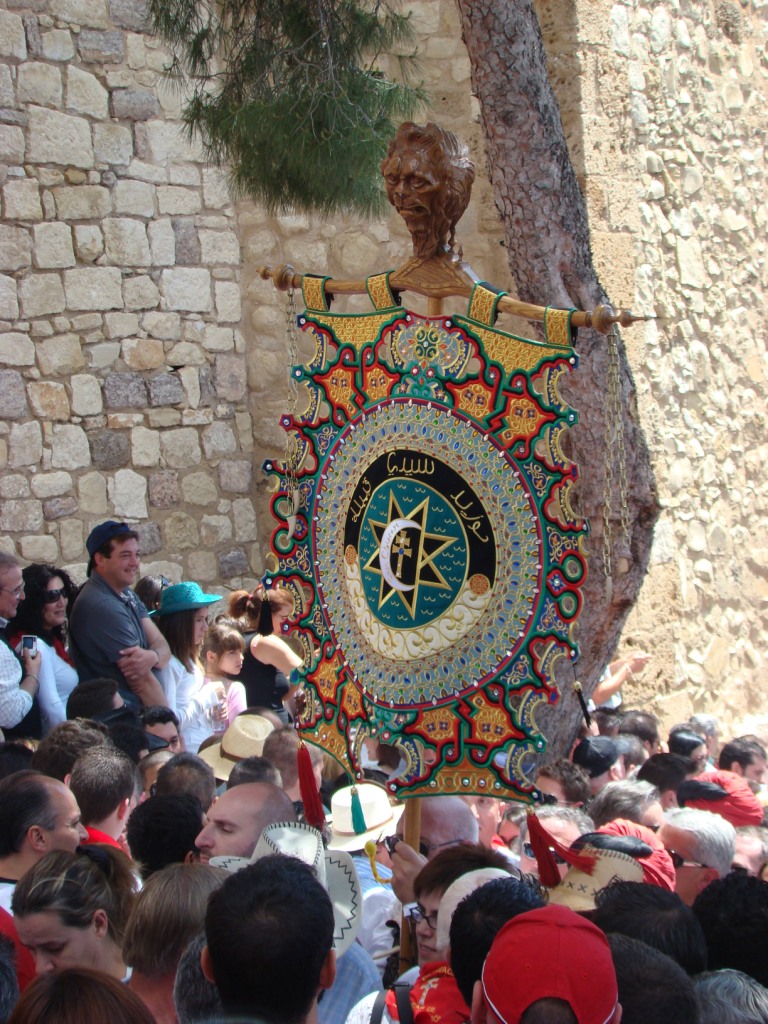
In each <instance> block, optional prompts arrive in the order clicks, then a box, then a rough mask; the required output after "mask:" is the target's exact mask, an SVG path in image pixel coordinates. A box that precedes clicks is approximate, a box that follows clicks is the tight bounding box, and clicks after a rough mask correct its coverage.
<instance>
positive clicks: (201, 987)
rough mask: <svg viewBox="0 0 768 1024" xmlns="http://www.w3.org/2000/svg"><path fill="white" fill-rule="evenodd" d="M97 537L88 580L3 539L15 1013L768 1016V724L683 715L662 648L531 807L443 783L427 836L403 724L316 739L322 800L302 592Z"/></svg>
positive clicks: (744, 1022) (534, 1018)
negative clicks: (154, 569) (299, 720)
mask: <svg viewBox="0 0 768 1024" xmlns="http://www.w3.org/2000/svg"><path fill="white" fill-rule="evenodd" d="M87 549H88V554H89V563H88V578H87V581H86V582H85V583H84V584H83V586H82V587H81V588H79V590H78V588H77V587H76V586H75V585H74V583H73V581H72V580H71V579H70V577H69V576H68V574H67V573H66V572H65V571H64V570H63V569H59V568H56V567H55V566H50V565H30V566H27V567H25V568H23V569H22V568H21V566H20V565H18V563H17V562H16V560H15V559H14V558H12V557H11V556H9V555H7V554H4V553H0V627H2V630H1V631H0V641H1V642H0V727H2V730H3V734H4V738H3V740H2V742H0V1024H4V1022H5V1021H10V1022H11V1024H27V1022H38V1021H46V1022H50V1024H59V1022H61V1024H69V1022H70V1021H71V1022H73V1024H74V1022H78V1024H80V1022H83V1021H87V1022H102V1021H103V1022H105V1024H107V1022H109V1024H123V1022H126V1024H134V1022H136V1024H147V1022H152V1021H154V1022H156V1024H175V1022H178V1024H195V1022H200V1024H202V1022H211V1024H215V1022H223V1021H227V1020H241V1021H243V1020H244V1021H261V1022H265V1024H304V1022H307V1024H315V1022H318V1024H345V1022H349V1024H369V1022H370V1024H379V1022H382V1021H383V1022H386V1024H392V1022H394V1021H398V1022H400V1024H411V1022H416V1024H438V1022H441V1021H446V1022H451V1024H468V1022H472V1024H498V1022H503V1024H518V1022H519V1024H608V1022H613V1024H619V1022H620V1021H622V1022H623V1024H758V1022H762V1024H768V988H766V987H764V986H768V966H766V964H765V956H764V949H765V942H766V939H768V828H766V824H765V813H766V812H765V806H766V805H768V790H766V787H765V781H766V780H765V772H766V767H767V764H766V751H765V749H764V747H763V745H762V742H761V740H760V739H759V738H758V737H756V736H741V737H736V738H733V739H729V740H728V741H727V742H725V743H721V738H720V737H719V735H718V723H717V720H716V719H715V718H714V717H712V716H708V715H698V716H694V717H693V718H692V719H691V720H690V721H687V722H684V723H679V724H678V725H675V726H674V727H673V728H672V729H671V730H669V732H668V734H662V731H661V723H660V722H659V721H658V719H656V718H655V717H654V716H653V715H651V714H650V713H648V712H646V711H635V710H631V709H629V710H627V709H626V708H625V707H624V705H622V704H620V703H619V704H617V702H616V701H614V700H612V699H611V698H613V696H614V694H615V693H616V692H617V690H618V688H619V687H620V686H621V684H622V682H623V681H625V680H626V677H627V674H628V672H629V673H630V674H631V671H634V670H638V669H639V668H641V667H642V664H643V663H644V662H643V660H642V658H635V659H633V660H628V661H623V662H617V663H614V665H612V666H611V669H610V671H609V673H608V674H607V676H606V679H605V680H604V681H603V684H602V690H601V691H600V693H601V695H602V696H603V697H604V698H605V701H606V704H605V705H604V706H602V707H601V708H598V709H597V710H596V711H594V713H593V717H594V721H593V722H592V723H591V725H589V724H585V727H584V729H583V730H582V735H581V736H580V738H579V739H578V740H577V742H576V743H575V744H574V747H573V749H572V750H571V751H570V752H569V756H568V757H567V758H565V757H564V758H560V759H558V760H553V761H551V762H549V763H547V764H544V765H543V766H541V767H540V768H539V769H538V772H537V774H536V778H535V785H536V793H535V800H534V803H533V806H532V807H530V808H527V807H525V806H523V805H521V804H520V803H513V802H510V803H506V802H504V801H503V800H500V799H496V798H492V797H487V796H468V797H459V796H436V797H431V798H429V799H425V800H423V801H421V822H420V829H419V842H418V848H414V846H415V845H416V844H414V846H412V845H410V844H409V843H406V842H405V841H404V835H405V821H406V816H404V814H403V805H402V804H396V803H394V802H393V801H392V800H391V799H390V797H389V796H388V794H387V791H386V789H385V787H384V785H382V782H383V781H385V780H386V777H387V775H389V774H390V773H391V772H392V771H393V770H396V765H397V755H396V753H395V752H394V751H393V750H392V749H391V748H387V747H386V745H384V744H379V743H375V744H373V745H372V746H371V747H370V749H368V750H367V752H366V764H367V766H368V767H367V768H366V773H365V774H366V781H360V782H358V783H357V784H356V785H350V780H349V779H347V778H346V776H343V775H342V776H341V777H338V776H336V775H335V774H334V772H332V771H331V766H330V763H329V762H328V760H327V759H325V758H324V757H323V754H322V752H321V751H319V750H318V749H317V748H314V747H309V748H303V749H302V755H303V756H304V758H305V766H306V764H308V765H309V773H310V776H311V779H310V782H309V787H310V790H312V793H313V796H314V798H315V799H314V800H313V804H314V802H315V800H316V796H317V793H316V792H315V790H318V791H319V792H320V793H321V794H322V799H323V803H324V805H325V811H326V812H327V813H326V815H325V820H324V821H322V820H321V821H317V820H313V814H314V811H313V810H312V807H311V806H310V802H309V799H308V795H307V794H308V791H307V785H308V782H307V777H306V771H305V772H304V773H302V772H301V771H300V767H299V761H300V757H299V748H300V740H299V737H298V733H297V732H296V730H295V728H294V724H293V719H294V715H295V704H294V701H295V699H296V697H297V690H298V689H299V686H300V680H299V679H298V678H297V675H298V673H297V669H299V668H300V666H301V658H300V656H299V655H298V654H297V653H296V652H295V651H294V649H293V648H292V647H291V646H289V644H288V643H286V641H285V640H284V639H283V637H282V636H281V632H282V627H283V624H284V623H285V621H286V620H287V619H288V618H290V616H291V615H292V614H293V600H292V596H291V594H290V592H289V591H287V590H284V589H282V588H279V587H274V588H271V589H269V590H267V589H265V588H264V587H263V586H259V587H258V588H256V590H254V591H253V592H247V591H240V592H235V593H234V594H232V595H231V596H230V598H229V600H228V601H227V602H226V608H222V607H221V603H222V601H223V599H222V598H221V597H220V596H219V595H216V594H208V593H205V592H204V591H203V589H202V588H201V587H200V586H199V585H198V584H197V583H195V582H182V583H176V584H171V583H169V581H167V580H164V579H162V578H152V577H144V578H143V579H141V580H140V581H139V582H138V583H137V581H136V577H137V575H138V569H139V546H138V537H137V535H136V533H135V531H133V530H132V529H131V528H130V527H129V526H128V525H126V524H123V523H117V522H113V521H110V522H106V523H102V524H100V525H99V526H97V527H96V528H95V529H94V530H93V531H92V532H91V534H90V535H89V537H88V541H87ZM134 585H135V587H134ZM627 666H629V668H627ZM393 757H394V759H393ZM308 818H309V819H310V820H309V821H308V820H307V819H308Z"/></svg>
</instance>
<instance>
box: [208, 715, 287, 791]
mask: <svg viewBox="0 0 768 1024" xmlns="http://www.w3.org/2000/svg"><path fill="white" fill-rule="evenodd" d="M272 730H273V726H272V723H271V722H268V721H267V720H266V718H262V717H261V715H238V716H237V718H236V719H235V720H234V722H233V723H232V725H230V727H229V728H228V729H227V731H226V732H225V733H224V735H223V736H222V737H221V742H220V743H214V744H213V745H212V746H210V747H206V748H205V750H201V751H200V753H199V754H198V755H197V756H198V757H201V758H202V759H203V761H205V763H206V764H209V765H210V766H211V768H213V774H214V775H215V776H216V778H217V779H219V780H220V781H221V782H226V781H227V779H228V778H229V774H230V772H231V771H232V769H233V768H234V767H235V765H236V764H237V762H238V761H242V760H243V759H244V758H246V757H257V756H258V757H260V756H261V753H262V751H263V750H264V740H265V739H266V738H267V736H269V734H270V733H271V732H272Z"/></svg>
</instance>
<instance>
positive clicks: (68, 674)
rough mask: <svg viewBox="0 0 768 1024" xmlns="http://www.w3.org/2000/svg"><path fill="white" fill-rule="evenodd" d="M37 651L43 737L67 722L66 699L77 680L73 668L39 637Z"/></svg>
mask: <svg viewBox="0 0 768 1024" xmlns="http://www.w3.org/2000/svg"><path fill="white" fill-rule="evenodd" d="M37 650H38V652H39V655H40V667H39V675H38V679H39V681H40V689H39V690H38V693H37V700H38V703H39V705H40V714H41V715H42V718H43V735H45V733H47V732H50V731H51V729H52V728H53V727H54V726H55V725H58V724H59V723H60V722H65V721H66V720H67V698H68V697H69V695H70V693H72V691H73V690H74V688H75V687H76V686H77V684H78V681H79V680H78V676H77V672H76V671H75V669H74V667H73V666H72V665H70V664H69V662H67V661H65V660H64V659H63V658H62V657H60V655H59V654H58V653H57V651H56V649H55V647H51V646H50V645H49V644H47V643H46V642H45V640H43V639H41V638H40V637H38V638H37Z"/></svg>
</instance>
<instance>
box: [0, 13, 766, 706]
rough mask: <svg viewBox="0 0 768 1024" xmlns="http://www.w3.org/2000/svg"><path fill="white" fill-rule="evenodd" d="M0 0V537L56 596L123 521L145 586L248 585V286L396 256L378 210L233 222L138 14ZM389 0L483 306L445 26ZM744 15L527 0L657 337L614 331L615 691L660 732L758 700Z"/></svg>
mask: <svg viewBox="0 0 768 1024" xmlns="http://www.w3.org/2000/svg"><path fill="white" fill-rule="evenodd" d="M0 4H2V7H0V57H1V58H2V63H1V64H0V191H1V193H2V223H1V224H0V403H1V405H2V420H1V421H0V468H1V473H0V503H1V504H0V544H2V545H3V547H5V548H7V549H9V550H13V551H15V552H16V553H17V554H18V555H20V556H21V557H22V558H23V559H25V560H41V559H46V560H51V561H54V562H59V563H61V564H65V565H67V566H69V567H71V568H72V569H73V570H74V572H75V574H76V575H78V576H82V573H83V569H84V562H85V554H84V537H85V535H86V534H87V532H88V530H89V528H90V527H91V525H92V524H93V523H95V522H98V521H100V520H102V519H104V518H106V517H108V516H115V517H125V518H127V519H130V520H132V521H135V522H136V523H138V524H139V527H140V530H141V533H142V546H143V550H144V554H145V560H144V571H163V572H165V573H166V575H168V576H170V577H171V578H174V579H180V578H182V577H183V578H193V579H197V580H199V581H200V582H201V583H202V584H203V585H205V586H208V587H209V588H213V589H218V590H221V589H223V588H224V587H226V586H237V585H239V583H240V582H241V581H245V582H250V581H251V580H253V579H254V578H255V577H257V576H259V575H260V574H261V573H262V572H263V570H264V556H265V553H266V550H267V544H268V538H269V533H270V529H271V519H270V516H269V512H268V507H267V504H268V495H267V494H266V489H265V483H264V479H263V475H262V473H261V468H260V467H261V463H262V461H263V459H264V458H266V457H268V456H274V455H277V454H280V452H281V451H282V447H283V434H282V431H281V429H280V428H279V426H278V417H279V415H280V414H281V413H282V412H284V411H285V410H286V408H288V406H289V401H290V394H289V388H288V368H289V363H290V358H291V357H290V339H289V332H288V331H287V330H286V309H285V297H284V296H282V295H280V294H278V293H277V292H275V290H274V289H273V287H272V285H271V284H270V283H269V282H265V281H263V280H262V279H261V278H260V277H259V276H258V273H257V269H258V267H259V265H261V264H265V263H271V264H272V265H276V264H278V263H281V262H291V263H293V264H294V266H295V267H296V269H297V270H298V271H304V270H308V271H313V272H327V273H330V274H332V275H333V274H335V275H337V276H343V277H350V276H358V277H360V276H364V275H366V274H368V273H373V272H378V271H381V270H383V269H386V268H388V267H391V266H396V265H397V264H398V263H400V262H401V261H402V260H403V258H404V257H405V256H406V255H407V254H408V251H409V239H408V238H407V235H406V233H405V231H404V229H403V227H402V225H401V223H400V221H399V219H398V218H396V217H394V216H392V217H389V218H385V219H384V220H382V221H379V222H375V223H361V222H358V221H357V220H355V219H353V218H345V217H339V218H337V219H336V220H335V221H334V222H332V223H329V222H326V221H321V220H318V219H316V218H313V217H309V216H304V215H290V216H289V215H285V216H281V217H277V218H268V217H267V216H266V215H265V213H264V212H263V211H262V210H261V209H259V208H257V207H255V206H254V205H253V204H251V203H248V202H239V203H233V202H232V200H231V197H230V195H229V193H228V191H227V185H226V180H225V177H224V175H222V174H221V173H220V172H219V171H218V170H216V169H215V168H212V167H209V166H207V165H206V163H205V161H204V159H203V156H202V154H201V153H200V151H199V149H198V148H197V147H196V146H195V145H194V144H190V143H189V142H188V141H186V140H185V139H184V137H183V136H182V134H181V133H180V130H179V112H180V99H179V96H178V94H177V93H176V92H175V91H174V90H173V89H171V88H169V87H168V86H167V85H165V84H164V82H163V79H162V70H163V67H164V66H165V64H166V61H167V54H166V53H165V52H164V50H163V48H162V47H161V46H160V45H159V44H158V42H157V41H156V40H155V39H153V38H152V37H151V36H150V35H149V34H148V33H147V32H146V31H145V27H144V10H143V7H142V4H141V3H140V2H139V0H26V2H24V0H0ZM411 6H412V8H413V15H414V21H415V24H416V27H417V30H418V33H419V37H420V40H421V43H420V47H421V51H422V55H421V63H422V69H423V74H424V77H425V81H426V84H427V85H428V87H429V88H430V90H431V94H432V108H431V109H430V110H429V111H427V112H426V114H425V119H426V118H431V119H433V120H436V121H438V122H439V123H440V124H442V125H444V126H445V127H447V128H450V129H452V130H454V131H456V132H457V133H458V134H459V135H460V136H461V137H463V138H464V139H466V141H467V142H468V143H469V145H470V148H471V150H472V153H473V156H474V158H475V162H476V167H477V171H478V180H477V183H476V185H475V189H474V193H473V199H472V204H471V207H470V209H469V211H468V213H467V214H466V215H465V217H464V219H463V220H462V222H461V224H460V225H459V231H458V235H459V241H460V243H461V244H462V245H463V248H464V252H465V255H466V257H467V259H468V260H469V261H470V262H471V264H472V265H473V267H474V268H475V269H476V271H477V272H478V273H479V274H480V275H481V276H483V277H485V278H486V279H487V280H490V281H492V282H494V283H496V284H498V285H499V286H505V285H506V284H507V283H508V282H509V272H508V267H507V265H506V259H505V251H504V249H503V246H502V232H501V230H500V225H499V221H498V216H497V213H496V210H495V207H494V204H493V200H492V196H491V194H490V190H489V187H488V184H487V178H486V175H485V173H484V172H485V158H484V155H483V148H482V137H481V133H480V130H479V126H478V121H477V107H476V102H475V100H474V99H473V97H472V95H471V89H470V79H469V64H468V59H467V55H466V52H465V50H464V47H463V44H462V42H461V38H460V31H459V24H458V17H457V13H456V9H455V7H454V4H453V2H452V0H416V2H414V3H412V4H411ZM767 8H768V3H766V0H743V2H734V0H722V2H720V3H718V4H716V5H701V4H689V3H687V2H686V0H668V2H666V3H659V4H653V5H649V4H646V3H643V2H641V0H622V2H617V3H613V2H611V0H555V2H554V3H551V4H546V5H545V4H540V5H539V17H540V21H541V24H542V29H543V33H544V37H545V45H546V47H547V51H548V56H549V60H550V68H551V78H552V81H553V84H554V86H555V89H556V92H557V95H558V99H559V102H560V105H561V109H562V113H563V120H564V124H565V128H566V134H567V137H568V142H569V146H570V150H571V155H572V159H573V161H574V165H575V167H576V170H577V173H578V175H579V179H580V182H581V184H582V187H583V189H584V192H585V194H586V196H587V201H588V207H589V214H590V222H591V232H592V239H593V249H594V254H595V259H596V263H597V266H598V270H599V272H600V276H601V279H602V281H603V284H604V285H605V287H606V289H607V291H608V293H609V294H610V295H611V297H612V299H613V301H614V302H615V303H616V304H617V305H628V306H632V307H634V308H636V309H638V310H639V311H641V312H655V313H656V314H657V316H658V317H659V319H658V320H656V321H651V322H650V323H648V324H647V325H646V326H645V327H642V326H640V327H635V328H633V329H632V330H628V331H626V332H625V334H624V337H625V343H626V345H627V347H628V351H629V355H630V360H631V362H632V365H633V370H634V373H635V378H636V382H637V385H638V392H639V400H640V407H641V416H642V419H643V423H644V426H645V429H646V433H647V436H648V440H649V444H650V447H651V452H652V458H653V462H654V468H655V472H656V475H657V479H658V484H659V491H660V496H661V500H662V503H663V506H664V512H663V515H662V519H661V521H660V523H659V526H658V528H657V534H656V543H655V546H654V552H653V560H652V565H651V568H650V571H649V574H648V578H647V582H646V585H645V587H644V590H643V592H642V594H641V598H640V601H639V603H638V606H637V608H636V609H635V611H634V612H633V614H632V616H631V618H630V621H629V623H628V626H627V629H626V630H625V638H624V643H625V646H632V647H640V648H645V649H647V650H649V651H651V652H652V654H653V660H652V663H651V665H650V667H649V669H648V670H646V672H645V673H644V675H643V677H642V678H641V679H640V680H639V681H638V683H637V684H636V686H635V688H634V689H632V690H630V692H629V694H628V695H629V697H630V698H631V699H633V700H634V701H642V702H643V703H644V704H646V705H648V706H651V707H653V708H655V709H656V710H658V711H660V712H661V713H662V714H663V715H664V716H665V718H667V720H668V721H670V722H671V721H673V720H678V719H681V718H683V717H685V715H687V714H688V713H689V712H690V711H691V709H694V708H695V709H696V710H715V709H718V710H720V711H722V712H723V714H724V717H725V719H726V721H729V720H732V719H736V718H739V717H741V716H743V715H744V714H745V713H747V712H752V713H754V714H757V713H759V712H760V710H761V708H760V702H761V697H762V694H761V685H760V684H761V683H762V677H763V673H764V668H765V654H764V651H765V647H766V639H767V638H768V622H767V621H766V598H767V596H768V543H767V542H766V526H765V515H766V485H765V480H766V478H767V477H768V444H767V433H766V423H765V408H766V403H765V398H766V386H765V377H766V351H765V349H766V336H765V328H764V313H763V310H764V308H765V284H766V280H765V225H766V207H765V196H766V168H765V153H764V134H763V133H764V113H763V111H764V108H765V101H766V92H768V90H767V89H766V75H767V74H768V62H767V60H766V19H765V12H766V9H767ZM342 158H343V155H342ZM546 299H547V297H546V296H542V297H541V300H542V302H546ZM363 306H364V304H363V302H362V300H356V299H350V300H348V302H347V304H346V305H345V306H344V307H343V308H347V309H356V308H363ZM414 306H415V308H417V309H420V308H423V306H421V305H419V303H418V302H414ZM509 326H510V327H511V329H512V330H516V331H524V330H525V328H524V326H523V325H520V324H514V325H512V324H510V325H509ZM753 725H754V723H753Z"/></svg>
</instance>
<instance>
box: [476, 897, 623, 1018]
mask: <svg viewBox="0 0 768 1024" xmlns="http://www.w3.org/2000/svg"><path fill="white" fill-rule="evenodd" d="M482 985H483V993H484V994H485V999H486V1002H487V1003H488V1006H489V1007H490V1009H491V1010H492V1012H493V1013H494V1014H495V1015H496V1016H497V1017H498V1019H499V1020H500V1021H502V1022H503V1024H518V1022H519V1021H520V1018H521V1017H522V1015H523V1014H524V1013H525V1011H526V1010H527V1009H528V1007H529V1006H531V1005H532V1004H533V1003H536V1002H538V1001H539V999H562V1000H563V1001H564V1002H566V1003H567V1004H568V1005H569V1006H570V1008H571V1010H573V1012H574V1014H575V1015H576V1020H577V1021H578V1024H608V1021H610V1019H611V1017H612V1016H613V1014H614V1011H615V1010H616V1004H617V1001H618V995H619V993H618V988H617V985H616V971H615V970H614V967H613V959H612V958H611V949H610V946H609V945H608V940H607V939H606V937H605V935H604V934H603V932H601V931H600V929H599V928H597V927H596V926H595V925H593V924H592V923H591V922H590V921H587V920H586V918H583V917H581V916H580V915H579V914H576V913H575V912H574V911H573V910H569V909H568V908H567V907H558V906H553V905H551V904H550V905H549V906H546V907H540V908H539V909H538V910H530V911H528V912H527V913H525V914H518V916H517V917H514V918H513V919H512V920H511V921H508V922H507V924H505V925H504V927H503V928H502V929H501V931H500V932H499V934H498V935H497V936H496V938H495V939H494V940H493V945H492V946H491V949H490V952H489V953H488V956H487V957H486V960H485V964H484V965H483V974H482Z"/></svg>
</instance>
